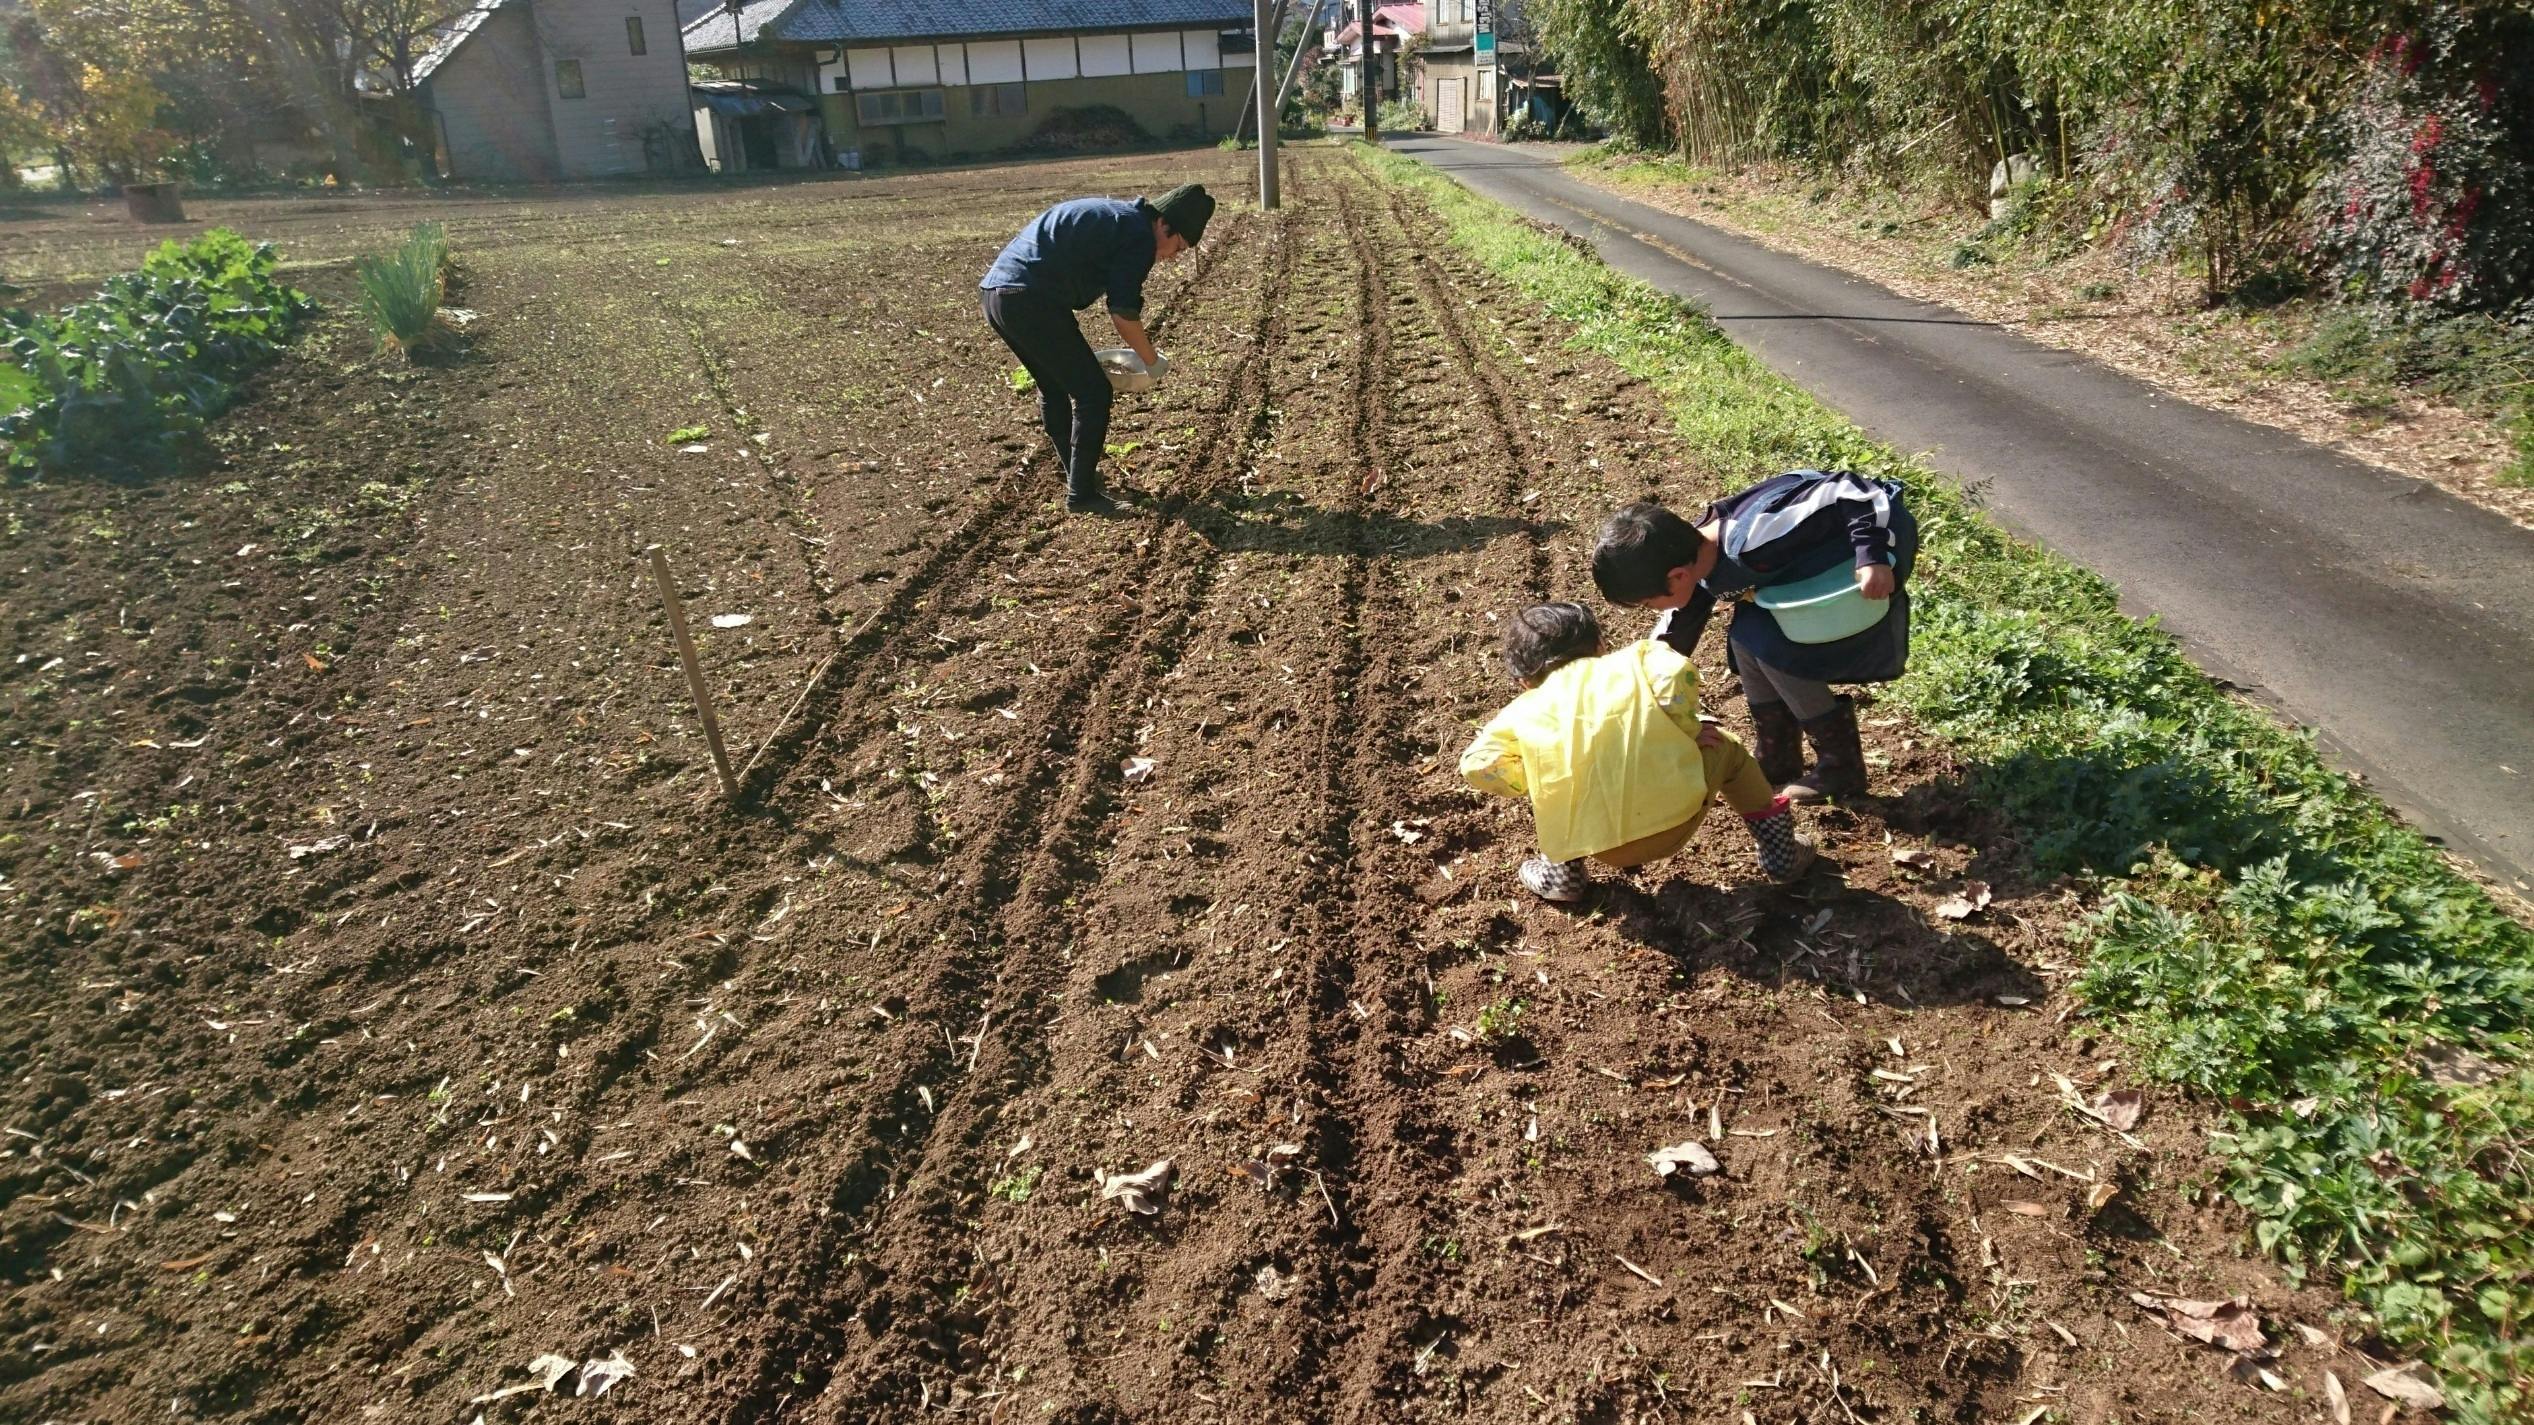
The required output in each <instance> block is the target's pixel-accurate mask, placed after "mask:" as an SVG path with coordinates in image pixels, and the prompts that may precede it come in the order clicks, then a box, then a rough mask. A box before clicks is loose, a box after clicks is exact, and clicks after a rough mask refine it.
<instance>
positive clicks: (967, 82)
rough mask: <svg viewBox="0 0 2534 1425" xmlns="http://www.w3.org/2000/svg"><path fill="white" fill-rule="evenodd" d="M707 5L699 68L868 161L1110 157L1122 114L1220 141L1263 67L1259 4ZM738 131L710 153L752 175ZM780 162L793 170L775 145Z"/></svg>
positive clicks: (696, 46) (693, 1)
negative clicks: (1007, 154)
mask: <svg viewBox="0 0 2534 1425" xmlns="http://www.w3.org/2000/svg"><path fill="white" fill-rule="evenodd" d="M698 3H700V0H690V3H689V5H688V7H687V11H686V13H687V16H688V23H687V26H686V33H685V40H686V50H687V53H688V54H689V55H690V56H691V57H692V58H694V59H695V60H696V61H697V62H698V63H701V64H709V65H712V66H714V67H715V68H716V69H717V70H719V71H720V73H721V74H722V75H723V76H724V77H725V78H726V79H733V80H745V81H748V82H749V83H750V84H751V85H753V86H755V89H754V91H753V93H754V95H755V96H756V97H761V98H768V99H772V98H774V97H776V96H780V95H784V94H798V95H815V96H816V104H817V109H818V112H819V115H820V116H821V118H822V119H823V121H824V128H825V131H826V132H825V142H826V144H827V145H828V147H829V148H830V149H831V150H833V151H834V152H835V153H837V154H840V155H843V154H851V155H858V156H860V157H862V158H864V159H868V160H871V161H886V160H889V159H893V158H908V157H926V158H941V157H947V156H950V155H954V154H983V153H993V152H997V151H1000V150H1005V149H1011V148H1019V147H1025V146H1028V145H1030V144H1031V143H1033V142H1040V143H1045V144H1047V145H1048V146H1051V147H1061V146H1068V145H1074V144H1078V145H1079V146H1083V147H1097V146H1103V145H1106V144H1114V143H1117V142H1122V141H1127V140H1131V139H1132V138H1134V137H1135V134H1134V132H1133V131H1132V130H1128V129H1126V128H1125V126H1123V125H1120V124H1118V123H1117V122H1116V116H1118V115H1121V114H1122V115H1123V116H1124V117H1125V119H1126V120H1128V121H1130V122H1131V124H1132V125H1133V128H1134V129H1136V130H1140V131H1141V132H1142V133H1143V134H1145V135H1148V136H1150V137H1152V138H1156V139H1170V138H1178V139H1199V140H1202V139H1215V138H1220V137H1222V136H1224V135H1226V134H1229V133H1231V132H1232V129H1233V127H1234V125H1235V124H1237V123H1238V122H1239V120H1240V115H1241V110H1242V107H1243V101H1244V99H1245V97H1246V96H1247V94H1248V93H1249V83H1250V73H1251V71H1252V69H1253V68H1254V66H1255V62H1256V53H1255V51H1256V41H1255V40H1254V38H1253V37H1252V35H1251V33H1250V20H1251V16H1250V5H1249V0H1000V3H996V0H889V3H885V4H881V3H871V0H744V3H742V4H741V5H740V6H739V7H738V9H737V10H736V11H735V12H734V11H733V10H730V9H727V8H714V9H704V10H701V12H700V13H699V12H698V8H697V5H698ZM698 97H699V100H702V99H703V96H702V95H700V94H699V96H698ZM1093 111H1097V112H1093ZM732 117H733V124H732V126H731V128H730V130H729V132H728V136H727V138H726V139H724V138H722V137H721V135H719V134H715V135H714V137H715V138H716V139H717V140H719V141H717V142H715V144H714V147H715V151H716V156H717V159H718V160H728V159H729V157H730V155H731V154H733V152H734V151H735V152H736V153H737V155H738V159H737V161H736V162H725V161H717V162H716V166H717V167H734V168H736V167H747V166H751V163H752V160H750V159H749V157H748V154H749V153H750V152H751V151H753V152H755V153H756V154H757V155H758V156H760V157H762V156H765V155H766V154H767V152H768V145H767V141H766V138H765V137H764V135H765V132H766V131H765V130H764V129H762V128H760V129H758V130H757V131H756V132H757V133H758V134H759V137H757V138H754V139H751V138H750V137H749V134H748V132H747V131H745V130H744V129H743V127H742V124H743V123H744V122H745V121H744V120H743V119H742V118H741V116H732ZM757 117H758V118H759V119H760V120H764V121H766V122H772V121H771V120H765V116H762V115H760V116H757ZM719 127H720V126H719V125H718V124H717V123H708V133H709V132H712V131H713V130H715V129H718V128H719ZM752 143H753V145H754V148H753V150H752V149H751V148H750V145H751V144H752ZM733 145H737V148H736V150H734V147H733ZM773 156H774V157H775V158H776V160H777V166H787V167H788V166H792V165H791V164H789V163H788V162H785V161H784V160H783V156H782V153H781V146H780V144H779V143H777V144H776V145H775V147H774V150H773Z"/></svg>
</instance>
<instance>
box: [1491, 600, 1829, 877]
mask: <svg viewBox="0 0 2534 1425" xmlns="http://www.w3.org/2000/svg"><path fill="white" fill-rule="evenodd" d="M1504 658H1505V668H1506V671H1508V672H1510V673H1511V674H1512V675H1513V677H1514V681H1516V682H1518V683H1520V684H1521V685H1522V687H1523V689H1524V691H1523V693H1522V695H1521V696H1520V697H1517V698H1515V699H1514V700H1513V702H1512V703H1511V704H1510V705H1508V706H1507V707H1506V708H1505V710H1504V711H1502V712H1500V713H1498V714H1496V716H1495V718H1494V719H1493V720H1491V721H1490V722H1488V724H1487V725H1486V726H1485V727H1484V728H1481V729H1480V730H1479V733H1478V738H1477V740H1476V741H1474V742H1472V743H1471V744H1470V745H1469V750H1468V751H1466V752H1464V753H1462V754H1461V776H1462V778H1463V779H1464V780H1466V781H1467V782H1468V783H1469V784H1470V785H1471V786H1472V787H1475V788H1477V789H1478V790H1479V791H1482V792H1486V793H1489V794H1491V795H1495V796H1507V797H1519V796H1528V797H1529V798H1530V799H1531V812H1532V816H1533V819H1534V821H1535V823H1536V825H1537V827H1538V831H1539V838H1540V853H1541V854H1539V855H1537V856H1533V857H1531V858H1530V859H1528V860H1526V861H1524V862H1523V863H1522V871H1521V876H1522V884H1523V885H1524V886H1526V887H1528V888H1530V890H1531V892H1532V893H1533V894H1535V895H1537V896H1539V897H1540V898H1541V899H1543V900H1550V901H1560V902H1564V901H1573V900H1579V899H1581V898H1582V897H1583V895H1584V893H1585V892H1586V891H1587V890H1589V889H1590V888H1591V885H1592V881H1591V878H1590V876H1589V875H1588V874H1587V873H1586V871H1585V869H1584V858H1586V857H1590V858H1592V859H1593V860H1596V861H1599V862H1601V863H1602V864H1604V865H1606V866H1612V867H1620V868H1624V867H1629V866H1642V865H1644V864H1646V863H1647V862H1650V861H1659V860H1661V859H1662V858H1663V857H1666V856H1669V855H1671V854H1673V853H1674V852H1676V851H1678V850H1680V849H1681V848H1682V847H1683V846H1685V845H1687V844H1688V843H1689V838H1690V836H1691V834H1692V833H1694V832H1696V831H1697V830H1698V824H1699V822H1700V821H1702V820H1704V819H1705V818H1706V815H1707V806H1708V803H1709V801H1710V800H1711V797H1712V794H1714V793H1717V792H1721V793H1723V794H1724V799H1725V800H1726V801H1727V802H1728V803H1730V804H1731V805H1732V807H1733V809H1734V810H1735V811H1737V812H1740V813H1741V814H1742V823H1743V825H1745V826H1747V827H1749V828H1750V830H1751V838H1752V840H1753V841H1755V842H1757V843H1758V846H1759V854H1760V869H1761V871H1762V872H1764V873H1766V874H1767V875H1768V877H1769V878H1770V879H1771V880H1776V881H1791V880H1794V879H1795V878H1796V877H1798V876H1800V875H1802V874H1803V873H1804V871H1805V869H1806V868H1807V867H1809V866H1810V865H1811V864H1812V861H1813V855H1814V852H1813V848H1812V847H1811V846H1810V845H1808V844H1807V843H1805V842H1804V841H1803V840H1802V839H1801V838H1799V837H1798V836H1797V835H1796V834H1795V815H1794V812H1793V811H1792V810H1791V809H1789V807H1788V806H1787V802H1786V798H1784V797H1782V796H1780V795H1778V792H1777V788H1776V787H1775V786H1774V785H1772V784H1771V783H1770V781H1769V779H1768V778H1767V777H1765V776H1762V775H1761V773H1760V769H1759V764H1757V763H1755V762H1753V761H1752V760H1751V754H1750V753H1749V752H1747V751H1745V750H1743V746H1742V744H1741V743H1740V742H1737V741H1735V740H1734V738H1733V737H1732V736H1731V735H1729V734H1728V733H1726V732H1725V730H1724V729H1723V728H1722V727H1720V726H1718V725H1717V724H1715V723H1712V722H1708V721H1706V720H1705V719H1703V718H1701V717H1700V716H1699V715H1698V669H1697V667H1696V666H1695V665H1693V664H1692V663H1691V662H1690V661H1689V660H1688V659H1687V658H1684V657H1682V656H1681V655H1680V654H1679V653H1678V652H1675V651H1674V650H1673V649H1671V648H1670V647H1668V646H1666V645H1664V644H1662V643H1659V642H1656V641H1655V640H1653V639H1647V640H1645V641H1644V642H1642V643H1633V644H1630V645H1628V646H1627V647H1625V648H1622V649H1620V650H1618V651H1617V652H1615V653H1614V652H1608V651H1606V650H1605V646H1604V644H1603V642H1602V637H1601V625H1600V623H1599V621H1597V620H1596V619H1595V618H1594V617H1593V615H1592V611H1591V610H1589V609H1587V608H1585V607H1583V606H1582V605H1581V604H1539V605H1535V606H1533V607H1531V608H1528V609H1524V610H1523V611H1522V612H1521V613H1519V614H1516V615H1515V616H1514V618H1513V622H1512V625H1511V627H1509V628H1508V629H1506V631H1505V644H1504Z"/></svg>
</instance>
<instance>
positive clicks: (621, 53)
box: [419, 0, 696, 183]
mask: <svg viewBox="0 0 2534 1425" xmlns="http://www.w3.org/2000/svg"><path fill="white" fill-rule="evenodd" d="M446 34H447V37H446V39H445V41H444V42H443V43H442V44H441V45H440V47H439V48H437V49H435V50H434V51H433V52H432V54H431V55H430V57H429V58H427V59H425V60H424V61H423V63H422V65H421V66H420V68H419V74H420V77H421V80H422V83H421V100H422V107H423V109H424V110H425V112H427V113H429V114H430V115H431V116H432V119H433V126H434V129H435V130H436V136H437V140H438V143H437V147H438V149H439V153H438V159H439V166H440V171H441V172H442V173H443V174H445V175H446V176H448V177H451V178H459V179H466V180H470V181H475V182H485V183H549V182H555V181H558V180H567V179H580V178H610V177H618V176H622V175H626V174H638V173H663V172H675V171H678V170H681V169H692V168H693V166H694V165H695V162H696V159H695V153H696V147H695V122H694V116H693V114H692V111H691V109H690V106H689V101H688V97H687V92H686V52H685V49H684V47H683V45H682V43H681V41H680V37H679V33H678V22H677V6H676V0H482V3H480V4H479V5H478V6H477V7H476V8H475V9H472V10H469V11H467V12H466V13H465V14H463V15H461V16H459V17H458V18H457V19H456V20H454V21H452V22H451V23H450V25H449V27H448V30H447V32H446Z"/></svg>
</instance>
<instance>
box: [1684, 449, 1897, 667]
mask: <svg viewBox="0 0 2534 1425" xmlns="http://www.w3.org/2000/svg"><path fill="white" fill-rule="evenodd" d="M1710 521H1718V522H1721V524H1722V526H1723V529H1724V538H1723V539H1722V540H1721V541H1720V543H1721V544H1722V545H1723V547H1722V548H1721V549H1719V550H1717V551H1716V567H1715V569H1714V570H1713V571H1712V572H1710V573H1709V574H1708V575H1707V577H1706V578H1704V579H1701V580H1699V581H1698V588H1697V590H1696V591H1695V592H1693V593H1692V594H1691V595H1690V596H1689V604H1688V606H1687V607H1685V608H1680V609H1675V610H1674V611H1672V612H1671V613H1668V614H1665V615H1664V616H1663V621H1662V622H1661V623H1659V624H1657V625H1656V626H1655V629H1654V636H1655V637H1657V638H1659V639H1661V640H1663V641H1664V642H1665V643H1668V644H1670V645H1671V646H1672V647H1673V648H1674V649H1677V650H1678V651H1679V652H1680V653H1681V655H1682V656H1683V657H1688V656H1690V655H1692V654H1693V653H1695V652H1696V651H1697V648H1698V638H1699V635H1700V634H1702V633H1704V632H1706V629H1707V622H1708V620H1709V619H1711V618H1713V617H1715V613H1716V605H1717V604H1718V603H1719V602H1721V601H1723V600H1727V599H1740V600H1742V602H1740V603H1737V604H1736V605H1735V607H1734V611H1733V624H1732V627H1731V628H1730V629H1728V630H1727V631H1726V634H1725V661H1726V662H1727V663H1728V664H1729V665H1731V666H1732V667H1733V668H1734V669H1735V671H1737V672H1739V671H1740V670H1741V661H1740V660H1742V659H1745V658H1748V659H1751V660H1752V661H1754V662H1757V663H1759V664H1761V665H1762V666H1763V667H1767V668H1773V669H1776V670H1778V671H1780V672H1784V673H1792V674H1793V675H1795V676H1796V677H1798V678H1810V679H1812V680H1813V681H1814V682H1817V683H1887V682H1890V681H1891V680H1892V679H1894V678H1897V677H1899V676H1900V675H1901V673H1902V671H1903V670H1904V669H1905V668H1906V667H1907V666H1908V663H1909V591H1908V589H1907V588H1906V587H1905V586H1906V585H1907V583H1908V581H1909V574H1910V570H1911V569H1912V568H1913V567H1915V566H1916V564H1917V563H1918V521H1917V520H1916V519H1915V518H1914V517H1912V516H1911V514H1910V513H1909V508H1908V506H1906V505H1904V504H1902V503H1901V488H1900V486H1898V485H1896V484H1894V483H1893V482H1891V481H1889V480H1876V479H1873V478H1870V477H1868V476H1864V475H1851V474H1846V473H1828V474H1825V473H1823V472H1822V471H1819V470H1797V471H1794V472H1792V473H1790V474H1786V475H1779V476H1776V477H1774V478H1772V479H1768V480H1763V481H1761V482H1760V483H1759V484H1757V485H1754V486H1752V487H1751V488H1750V489H1748V490H1744V491H1741V492H1739V493H1737V494H1732V495H1727V496H1725V497H1724V498H1723V499H1721V500H1718V501H1716V502H1715V503H1714V504H1712V505H1709V506H1708V507H1707V508H1706V510H1705V512H1704V513H1702V514H1700V515H1699V516H1698V517H1697V518H1696V519H1694V520H1692V521H1690V523H1692V524H1695V525H1698V526H1700V527H1702V528H1703V527H1705V526H1706V525H1707V524H1708V523H1709V522H1710ZM1867 564H1889V565H1891V566H1892V575H1893V578H1894V579H1895V581H1897V582H1898V583H1899V584H1901V585H1903V586H1904V587H1901V588H1897V589H1895V590H1894V591H1893V593H1892V598H1891V604H1892V608H1891V612H1889V613H1887V614H1885V615H1884V616H1883V621H1882V622H1880V623H1878V624H1876V625H1875V626H1874V627H1872V628H1869V629H1866V630H1865V631H1864V632H1862V633H1857V634H1853V635H1851V636H1849V637H1847V638H1843V639H1840V640H1839V641H1838V642H1836V643H1797V642H1796V641H1794V640H1793V639H1791V638H1788V637H1787V636H1786V635H1785V633H1784V631H1782V630H1781V629H1779V628H1778V626H1777V616H1776V615H1774V614H1772V613H1770V612H1769V611H1768V610H1766V609H1764V608H1761V607H1760V606H1759V605H1758V604H1755V603H1752V602H1750V601H1749V600H1748V599H1747V598H1744V596H1745V595H1747V594H1749V593H1750V592H1751V591H1753V590H1755V589H1765V588H1769V587H1771V586H1773V585H1778V584H1795V583H1801V582H1802V581H1804V580H1806V579H1809V578H1811V577H1813V576H1814V575H1816V574H1821V573H1824V572H1826V571H1828V570H1830V569H1833V568H1837V567H1841V566H1863V565H1867Z"/></svg>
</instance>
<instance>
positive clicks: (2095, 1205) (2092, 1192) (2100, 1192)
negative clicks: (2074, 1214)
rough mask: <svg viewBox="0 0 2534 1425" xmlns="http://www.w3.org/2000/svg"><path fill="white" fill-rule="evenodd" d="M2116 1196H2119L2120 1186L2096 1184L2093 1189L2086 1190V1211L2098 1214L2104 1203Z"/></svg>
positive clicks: (2116, 1184)
mask: <svg viewBox="0 0 2534 1425" xmlns="http://www.w3.org/2000/svg"><path fill="white" fill-rule="evenodd" d="M2118 1196H2120V1184H2118V1183H2096V1184H2095V1185H2094V1186H2093V1187H2091V1188H2088V1189H2086V1193H2085V1206H2086V1209H2087V1210H2088V1211H2091V1212H2100V1211H2102V1210H2103V1205H2104V1204H2105V1203H2107V1202H2110V1201H2111V1200H2112V1199H2113V1198H2116V1197H2118Z"/></svg>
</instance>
